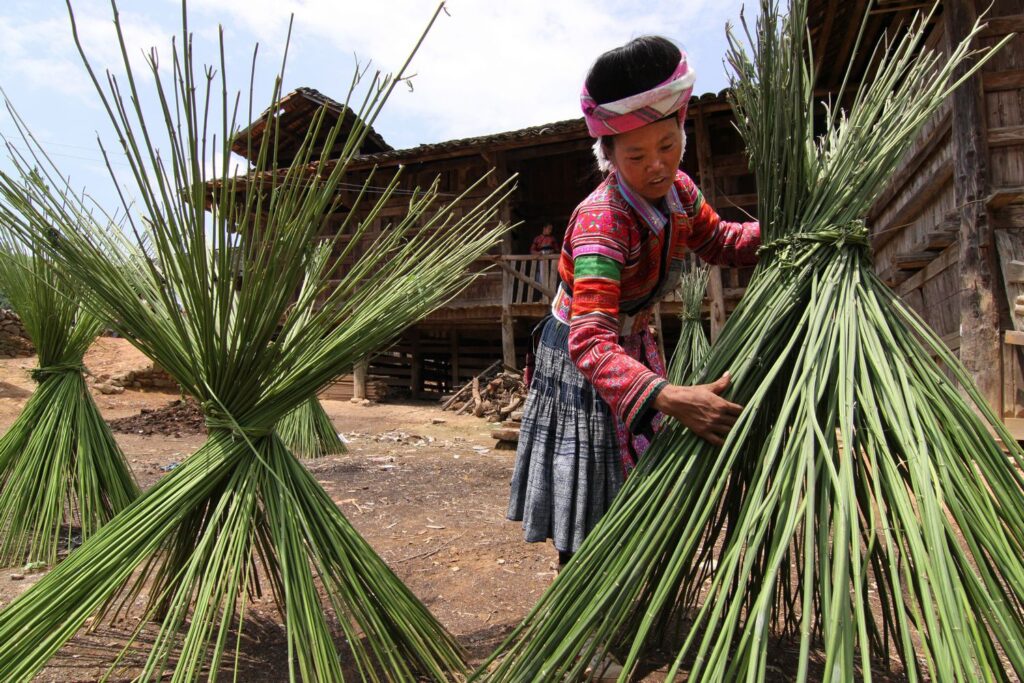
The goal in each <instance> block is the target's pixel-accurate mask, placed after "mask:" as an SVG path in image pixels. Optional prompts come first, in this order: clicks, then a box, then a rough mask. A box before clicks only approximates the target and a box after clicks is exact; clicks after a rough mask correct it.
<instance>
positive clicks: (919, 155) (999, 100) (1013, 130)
mask: <svg viewBox="0 0 1024 683" xmlns="http://www.w3.org/2000/svg"><path fill="white" fill-rule="evenodd" d="M982 9H983V8H982ZM1022 11H1024V7H1022V3H1021V2H1020V0H996V2H995V3H994V4H993V6H992V8H991V9H990V10H989V14H988V16H989V17H990V19H989V27H988V28H987V29H986V30H985V32H984V33H983V34H982V36H981V38H980V40H979V43H980V44H982V45H993V44H995V43H996V42H998V41H999V40H1000V39H1001V38H1002V37H1003V36H1004V35H1006V34H1008V33H1010V32H1020V31H1024V14H1022ZM945 33H946V32H945V31H944V30H943V27H942V26H941V25H940V26H938V27H937V28H936V30H935V31H933V33H932V37H931V40H930V45H931V46H932V47H936V48H942V49H945V48H946V45H945ZM981 83H982V91H983V95H982V100H981V108H982V113H983V116H984V117H985V121H984V125H985V127H986V129H987V137H986V141H987V159H986V161H987V166H988V170H987V180H988V183H989V187H990V190H991V194H990V195H989V197H988V200H987V203H986V206H987V210H988V216H989V219H990V222H991V226H992V229H991V235H992V237H991V238H989V237H988V235H987V234H986V235H982V236H981V243H982V247H983V248H985V249H989V250H991V249H992V248H993V245H992V244H991V241H992V240H994V242H995V245H994V246H995V251H994V253H995V254H996V255H997V256H998V260H999V262H1000V263H1001V271H1002V272H1001V275H1002V280H1001V281H999V282H997V283H996V287H995V289H996V294H997V295H999V296H1001V295H1002V293H1003V290H1005V294H1006V298H1005V300H1004V301H1000V302H998V303H999V308H1000V310H1001V311H1002V313H1001V314H1000V319H1001V320H1002V321H1004V322H1003V323H1002V326H1003V327H1004V328H1007V329H1017V330H1024V316H1022V315H1019V314H1017V313H1016V311H1015V309H1014V303H1015V299H1016V298H1017V297H1020V296H1024V282H1014V281H1013V272H1016V271H1015V270H1014V268H1015V266H1014V265H1013V262H1014V261H1015V260H1016V261H1020V260H1024V37H1022V36H1021V35H1018V36H1017V37H1015V38H1014V39H1013V40H1012V42H1011V43H1010V44H1009V45H1007V46H1006V47H1005V48H1004V49H1003V50H1002V51H1001V52H1000V53H999V54H998V55H996V56H995V57H994V58H993V60H992V61H991V62H990V63H989V64H987V65H986V66H985V68H984V72H983V74H982V78H981ZM951 109H952V107H951V102H947V103H946V104H944V105H943V108H942V109H941V110H940V111H939V112H938V113H937V114H936V115H935V116H934V117H933V118H932V120H931V121H929V123H928V124H927V125H926V127H925V129H924V130H923V131H922V133H921V136H920V139H919V140H918V142H917V143H915V145H914V146H913V148H912V149H911V150H910V152H909V153H908V154H907V156H906V158H905V160H904V162H903V163H902V165H901V167H900V169H899V171H898V172H897V173H896V174H895V176H894V179H893V181H892V182H891V183H890V185H889V187H888V188H887V189H886V190H885V191H884V192H883V194H882V195H881V197H880V198H879V201H878V202H876V204H875V207H874V208H873V209H872V212H871V216H870V224H871V228H872V232H873V235H874V238H873V246H874V258H875V266H876V270H877V271H878V272H879V273H880V274H881V275H882V277H883V278H884V279H885V280H886V281H887V282H889V283H890V284H891V285H893V286H894V287H895V289H896V291H897V292H898V293H899V294H900V296H901V297H902V298H903V299H904V300H905V301H906V302H907V303H908V304H909V305H910V306H911V307H912V308H914V309H915V310H916V311H917V312H918V313H919V314H920V315H921V316H922V317H923V318H924V319H925V321H926V322H927V323H928V324H929V325H930V326H931V327H932V329H933V330H935V331H936V332H937V333H938V334H939V336H940V337H942V338H943V340H944V341H945V342H946V344H947V345H948V346H949V347H950V348H951V349H953V350H954V351H956V352H959V349H960V331H961V324H962V312H961V305H962V299H961V294H962V290H963V284H962V279H961V272H960V268H959V266H960V264H959V260H958V254H959V248H958V245H957V244H956V243H952V244H951V243H950V235H951V234H952V235H956V233H957V231H958V230H959V227H960V209H961V208H962V207H958V206H957V204H956V200H955V188H954V185H953V182H954V179H953V167H954V161H955V160H954V158H953V154H954V145H953V140H952V125H953V123H952V122H951ZM954 239H955V238H954ZM997 275H998V273H997ZM998 279H999V278H998V277H997V280H998ZM1000 353H1001V355H1002V358H1003V363H1002V366H1003V369H1004V370H1003V376H1002V382H1003V393H1004V405H1003V409H1004V413H1005V414H1006V415H1008V416H1014V415H1017V416H1019V415H1021V414H1024V389H1021V387H1024V381H1022V380H1024V378H1022V376H1021V368H1022V367H1024V363H1022V362H1021V361H1022V360H1024V358H1021V357H1019V356H1021V350H1020V349H1017V348H1014V347H1009V346H1007V347H1004V348H1003V349H1001V352H1000Z"/></svg>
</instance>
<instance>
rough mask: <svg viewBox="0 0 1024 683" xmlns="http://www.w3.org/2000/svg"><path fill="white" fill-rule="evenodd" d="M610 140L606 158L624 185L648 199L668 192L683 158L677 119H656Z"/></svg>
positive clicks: (681, 140)
mask: <svg viewBox="0 0 1024 683" xmlns="http://www.w3.org/2000/svg"><path fill="white" fill-rule="evenodd" d="M612 140H613V142H612V148H611V150H610V154H609V157H608V158H609V159H610V160H611V162H612V163H613V164H615V169H616V170H617V171H618V173H619V177H620V178H621V179H622V180H625V181H626V184H627V185H629V186H630V187H631V188H632V189H633V190H635V191H636V192H638V193H640V195H641V196H642V197H643V198H644V199H647V200H648V201H658V200H660V199H662V198H663V197H664V196H665V195H667V194H668V191H669V188H670V187H672V182H673V181H674V180H675V177H676V170H678V168H679V161H680V160H681V159H682V157H683V133H682V131H681V130H680V128H679V119H677V118H676V117H674V116H673V117H672V118H670V119H662V120H661V121H655V122H654V123H649V124H647V125H646V126H643V127H641V128H637V129H636V130H631V131H629V132H627V133H619V134H618V135H616V136H615V137H614V138H612ZM607 151H608V150H606V152H607Z"/></svg>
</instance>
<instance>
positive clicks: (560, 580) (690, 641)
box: [475, 0, 1024, 681]
mask: <svg viewBox="0 0 1024 683" xmlns="http://www.w3.org/2000/svg"><path fill="white" fill-rule="evenodd" d="M806 5H807V3H806V0H793V1H792V2H790V3H789V7H790V13H789V15H788V16H785V17H783V16H781V15H780V14H779V11H778V8H777V7H776V5H775V4H774V3H773V2H772V1H771V0H763V1H762V2H761V13H760V17H759V19H758V21H757V24H756V28H755V29H754V30H753V31H751V30H748V32H747V34H748V35H747V40H748V43H749V45H752V46H753V48H745V47H744V46H743V45H742V44H741V42H740V41H739V40H737V39H736V38H735V37H733V36H732V35H730V38H731V40H730V53H729V61H730V63H731V65H732V67H733V69H734V70H735V78H734V81H733V93H734V95H733V97H734V105H735V109H736V120H737V122H738V126H739V129H740V131H741V133H742V135H743V137H744V139H745V141H746V144H747V146H748V149H749V152H750V157H751V163H752V168H753V170H754V172H755V174H756V179H757V187H758V194H759V207H758V210H759V215H760V218H761V226H762V236H763V243H764V247H763V249H762V253H761V260H760V264H759V265H758V267H757V269H756V271H755V274H754V277H753V279H752V281H751V283H750V287H749V289H748V291H747V294H746V295H745V296H744V298H743V299H742V301H741V302H740V304H739V306H738V308H737V309H736V311H735V312H734V313H733V315H732V316H731V317H730V319H729V321H728V323H727V324H726V326H725V328H724V329H723V332H722V334H721V336H720V337H719V339H718V340H717V341H716V343H715V345H714V346H713V347H712V350H711V353H710V355H709V356H708V359H707V362H706V365H705V368H704V370H703V373H702V374H701V373H698V375H697V376H695V377H693V378H692V381H707V380H708V379H713V378H716V377H719V376H721V375H722V373H724V372H725V371H730V372H731V373H732V376H733V383H732V386H731V388H730V390H729V392H728V396H727V397H728V398H729V399H730V400H732V401H734V402H737V403H740V404H743V405H745V406H746V408H745V410H744V411H743V413H742V416H741V417H740V419H739V421H738V422H737V423H736V425H735V427H734V428H733V429H732V431H731V433H730V434H729V437H728V439H727V440H726V442H725V444H724V446H722V447H721V448H715V447H713V446H711V445H710V444H708V443H706V442H704V441H702V440H701V439H700V438H698V437H697V436H696V435H694V434H693V433H690V432H688V431H687V430H685V429H684V428H682V427H681V426H680V425H679V424H678V423H675V422H673V423H672V424H670V425H668V426H667V427H666V428H665V429H664V430H663V431H662V432H661V433H660V434H659V435H658V436H657V437H656V439H655V441H654V443H653V444H652V446H651V449H650V451H648V453H647V454H646V455H645V456H644V458H642V459H641V460H640V463H639V466H638V467H637V469H636V470H635V471H634V472H633V474H632V475H631V476H630V478H629V479H628V480H627V482H626V484H625V486H624V488H623V490H622V492H621V493H620V494H619V496H618V498H617V499H616V500H615V502H614V504H613V506H612V508H611V509H610V510H609V512H608V513H607V514H606V515H605V517H604V518H603V519H602V520H601V522H600V523H599V524H598V526H597V527H596V528H595V530H594V532H593V533H592V534H591V535H590V537H588V538H587V540H586V542H585V543H584V544H583V546H582V547H581V549H580V550H579V551H578V552H577V553H576V554H575V556H574V557H573V560H572V562H570V563H569V565H568V566H567V567H566V569H564V570H563V571H562V572H561V573H560V574H559V576H558V577H557V579H556V580H555V582H554V583H553V585H552V586H551V587H550V589H549V590H548V591H547V592H546V593H545V595H544V596H543V597H542V598H541V600H540V601H539V603H538V605H537V606H536V607H535V608H534V609H533V611H532V612H531V613H530V614H529V615H528V617H527V618H526V619H525V621H524V623H523V624H522V625H521V626H520V627H518V628H517V630H516V631H515V632H514V633H513V634H512V636H511V637H510V639H509V640H508V641H507V642H506V643H505V644H504V645H503V646H502V647H500V648H499V650H498V651H497V652H496V653H495V655H494V656H493V657H492V658H491V660H490V661H489V662H487V664H486V665H485V666H484V667H483V668H482V669H481V670H480V671H479V672H478V673H477V674H476V676H475V678H476V679H478V680H492V681H525V680H545V681H552V680H571V679H573V677H576V676H579V675H581V674H582V673H583V672H584V670H585V669H586V668H587V667H588V666H589V665H590V663H591V662H593V661H595V658H596V660H597V661H600V658H601V657H603V656H605V655H606V654H609V655H611V656H614V657H616V658H618V659H619V661H620V662H621V664H622V666H623V669H624V671H623V673H622V675H621V676H620V680H627V679H628V678H629V677H630V676H633V675H634V674H635V673H636V672H637V667H638V664H639V663H640V662H641V659H642V657H644V656H645V652H646V653H648V654H649V652H650V651H649V650H648V648H649V647H650V646H651V645H652V644H653V642H654V640H655V636H656V635H662V634H664V633H666V632H669V631H671V629H667V628H666V623H667V621H668V620H669V619H671V618H672V617H673V611H674V610H678V611H679V612H680V613H681V617H682V618H679V619H678V620H674V621H672V623H674V624H678V625H680V626H681V630H682V631H683V633H682V635H680V636H679V637H678V638H677V639H674V641H673V642H672V643H671V645H670V648H669V653H670V654H669V661H670V662H671V664H670V665H669V667H668V673H667V677H666V679H667V680H673V679H674V678H673V677H675V676H676V675H677V674H678V673H680V672H683V671H685V672H686V674H687V680H690V681H736V680H744V681H764V680H767V679H768V678H769V675H770V674H769V672H770V671H771V669H772V668H774V667H775V666H777V665H778V664H780V663H782V664H783V665H787V664H786V663H785V662H782V661H780V660H779V659H778V654H779V651H780V650H785V649H792V648H791V647H789V646H787V647H778V646H777V645H776V644H777V643H779V640H778V639H790V640H791V642H792V643H793V645H795V649H796V650H797V651H798V654H796V655H795V656H794V658H793V661H792V666H793V670H792V672H791V674H792V677H793V679H795V680H798V681H807V680H828V681H853V680H857V679H860V680H864V681H870V680H872V668H873V667H880V668H885V667H890V666H891V667H893V668H895V669H896V670H898V671H900V672H901V674H902V675H903V676H904V677H905V678H906V679H907V680H909V681H920V680H931V681H980V680H984V681H1007V680H1016V679H1019V677H1021V675H1022V674H1024V605H1022V597H1024V559H1022V558H1024V481H1022V478H1021V474H1020V469H1019V468H1020V467H1021V466H1022V465H1024V453H1022V452H1021V449H1020V448H1019V447H1018V446H1016V444H1015V443H1014V442H1013V440H1012V438H1010V436H1009V435H1008V434H1007V433H1006V430H1005V429H1004V428H1003V426H1002V425H1001V423H1000V422H999V419H998V418H997V417H996V415H995V414H993V412H992V411H991V410H990V408H989V407H988V406H987V405H986V404H985V402H984V400H983V399H982V398H981V396H980V395H979V394H978V392H977V390H976V388H974V387H973V385H972V383H971V381H970V378H969V377H968V375H967V373H966V372H965V371H964V369H963V367H962V366H961V364H960V363H959V362H958V361H957V359H956V358H955V357H954V356H953V355H952V354H951V353H950V352H949V351H948V349H947V348H946V347H945V345H944V344H943V342H942V341H941V339H939V338H938V337H937V336H936V334H935V333H934V332H932V331H931V330H930V329H929V328H928V327H926V326H925V324H924V323H923V322H922V321H921V320H920V319H919V318H918V316H916V315H915V314H914V313H913V312H912V311H911V310H909V309H908V308H907V307H906V306H905V305H904V304H903V303H902V302H900V301H899V300H898V299H897V298H896V296H895V295H894V294H893V292H892V291H890V290H889V288H888V287H886V286H885V284H883V283H882V282H881V281H880V280H879V278H878V277H877V276H876V275H875V273H874V271H873V269H872V264H871V258H870V253H869V248H868V245H869V242H868V233H867V230H866V229H865V226H864V223H863V222H862V219H863V217H864V216H865V215H866V213H867V211H868V209H869V207H870V206H871V205H872V202H873V201H874V199H875V198H876V197H877V196H878V195H879V193H880V191H881V190H882V188H883V186H884V185H885V183H886V182H887V181H888V180H889V178H890V177H891V175H892V174H893V172H894V169H895V168H896V167H897V166H898V164H899V162H900V159H901V157H902V156H903V154H904V152H905V151H906V150H907V149H908V147H909V145H910V144H911V143H912V142H913V141H914V140H915V137H916V135H917V133H918V131H919V130H920V128H921V126H922V124H924V123H925V122H926V121H927V120H928V118H929V116H930V115H931V114H933V113H934V112H935V110H936V108H937V107H938V106H939V105H940V103H941V102H942V101H943V100H944V98H946V97H947V96H948V95H949V94H950V92H951V91H952V90H953V89H954V88H956V87H957V86H958V85H959V84H960V83H961V82H962V81H958V80H956V79H953V78H951V77H952V75H953V73H954V70H956V69H957V68H958V66H961V65H962V63H963V62H964V61H965V60H967V59H974V60H976V61H975V62H974V63H973V65H972V67H971V69H974V68H978V66H980V64H981V63H982V62H984V60H985V59H986V58H987V57H989V56H990V55H991V51H987V50H983V51H981V52H980V53H979V52H972V51H971V50H970V49H969V47H968V41H969V40H970V39H973V38H974V37H975V36H977V34H978V30H979V27H977V26H976V27H975V30H974V31H973V33H972V34H971V35H970V36H969V38H968V41H965V42H964V43H963V44H961V45H954V46H952V51H951V54H950V55H948V56H947V55H944V54H937V53H935V52H932V51H931V50H929V49H927V48H926V47H925V45H924V36H925V31H926V21H927V19H925V18H921V17H919V18H918V19H917V20H916V21H915V23H914V24H913V25H912V26H910V27H908V29H907V31H906V33H905V34H903V36H902V37H900V38H899V39H897V40H895V41H893V42H892V43H891V44H888V45H885V46H880V47H879V48H877V50H878V53H877V54H876V55H875V57H876V58H877V61H876V62H875V63H876V64H877V65H878V66H877V68H876V69H875V70H874V71H873V73H872V74H869V76H868V77H867V78H866V79H865V80H864V81H863V84H862V86H861V87H860V89H859V90H858V92H857V93H856V94H855V95H854V96H853V97H852V104H851V106H850V108H849V110H848V113H846V114H843V113H840V112H839V111H838V110H837V109H833V108H827V111H826V113H825V117H826V126H827V129H826V130H825V131H824V134H823V135H819V133H820V132H821V129H820V127H819V129H818V130H817V131H816V130H815V120H814V119H815V114H816V113H820V112H821V109H820V108H819V107H817V106H816V102H815V100H814V95H813V83H814V70H813V63H814V61H813V59H812V56H811V55H810V54H809V51H808V47H807V34H808V31H807V23H806ZM748 49H751V50H752V54H750V53H748ZM971 69H966V71H967V72H968V73H970V72H971ZM819 126H820V120H819ZM932 354H934V355H935V356H937V357H938V359H939V360H940V361H941V362H942V364H943V365H944V366H945V369H946V370H947V371H948V372H949V373H950V374H951V375H952V377H953V378H954V379H955V381H956V382H958V383H959V385H960V386H959V389H958V387H957V386H956V385H955V384H954V383H952V382H950V380H949V379H948V378H947V376H946V375H945V374H944V373H943V370H942V369H940V367H939V366H938V365H937V364H936V363H935V362H934V361H933V359H932ZM993 432H994V433H995V434H996V435H998V436H999V437H1000V438H1001V439H1002V440H1003V442H1004V444H1006V445H1007V448H1009V457H1008V456H1007V454H1006V453H1004V452H1003V451H1002V450H1001V448H1000V446H999V444H998V443H997V441H996V439H995V438H994V436H993ZM677 616H678V615H677ZM812 662H813V663H812Z"/></svg>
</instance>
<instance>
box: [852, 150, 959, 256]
mask: <svg viewBox="0 0 1024 683" xmlns="http://www.w3.org/2000/svg"><path fill="white" fill-rule="evenodd" d="M952 177H953V169H952V168H950V164H938V165H937V166H936V167H935V168H933V169H932V170H931V172H930V173H929V175H928V176H927V177H925V179H924V182H922V183H921V185H920V187H918V188H917V189H916V190H915V192H914V195H913V197H912V198H911V199H910V200H909V201H907V202H906V203H905V204H904V205H903V206H901V207H900V208H899V209H898V210H897V211H896V213H895V214H893V215H892V216H891V217H890V218H889V222H888V223H887V224H886V226H884V229H883V230H881V231H880V232H877V233H875V234H874V235H873V236H872V239H871V248H872V249H873V250H874V251H875V252H878V250H879V249H881V248H882V247H883V246H885V245H886V244H888V243H889V242H890V241H891V240H892V239H893V238H894V237H896V235H897V234H898V233H899V231H898V230H895V229H894V228H895V227H897V226H902V225H906V224H909V223H910V221H911V220H913V218H914V217H915V216H917V214H919V213H921V210H922V209H924V207H925V206H927V205H928V204H929V203H930V202H932V201H934V200H935V194H936V193H937V192H938V191H939V190H940V189H941V188H942V186H943V185H945V184H946V183H948V182H949V179H950V178H952ZM871 223H872V226H873V227H878V226H877V224H876V223H875V222H874V221H872V222H871Z"/></svg>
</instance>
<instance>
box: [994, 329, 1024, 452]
mask: <svg viewBox="0 0 1024 683" xmlns="http://www.w3.org/2000/svg"><path fill="white" fill-rule="evenodd" d="M1001 336H1002V338H1003V348H1002V349H1000V351H1001V353H1000V368H999V375H1000V377H999V379H1000V382H999V388H1000V396H999V402H1000V404H1001V407H1002V410H1001V411H1000V412H1001V414H1002V418H1003V422H1005V423H1006V427H1007V428H1008V429H1009V430H1010V433H1011V434H1013V438H1015V439H1017V440H1018V441H1024V416H1022V415H1024V398H1022V397H1024V386H1022V385H1021V382H1022V381H1024V363H1022V362H1021V359H1022V358H1024V332H1018V331H1015V330H1007V331H1005V332H1003V333H1002V334H1001Z"/></svg>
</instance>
